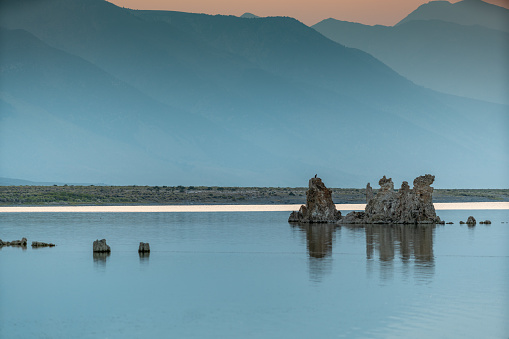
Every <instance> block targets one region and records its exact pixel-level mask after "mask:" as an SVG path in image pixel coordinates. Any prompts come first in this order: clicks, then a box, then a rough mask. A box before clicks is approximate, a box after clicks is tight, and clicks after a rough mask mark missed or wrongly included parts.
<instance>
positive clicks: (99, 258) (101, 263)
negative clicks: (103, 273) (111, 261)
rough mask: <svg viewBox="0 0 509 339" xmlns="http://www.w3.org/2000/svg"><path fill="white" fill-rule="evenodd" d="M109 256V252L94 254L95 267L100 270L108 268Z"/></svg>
mask: <svg viewBox="0 0 509 339" xmlns="http://www.w3.org/2000/svg"><path fill="white" fill-rule="evenodd" d="M109 256H110V253H109V252H93V257H94V265H95V266H96V267H100V268H104V267H106V260H107V259H108V257H109Z"/></svg>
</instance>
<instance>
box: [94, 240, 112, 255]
mask: <svg viewBox="0 0 509 339" xmlns="http://www.w3.org/2000/svg"><path fill="white" fill-rule="evenodd" d="M93 251H94V252H95V253H106V252H111V248H110V246H108V245H107V244H106V239H101V240H96V241H94V247H93Z"/></svg>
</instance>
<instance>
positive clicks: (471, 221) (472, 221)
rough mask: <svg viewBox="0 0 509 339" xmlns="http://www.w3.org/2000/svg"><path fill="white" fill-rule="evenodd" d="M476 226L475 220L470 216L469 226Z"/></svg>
mask: <svg viewBox="0 0 509 339" xmlns="http://www.w3.org/2000/svg"><path fill="white" fill-rule="evenodd" d="M475 224H476V221H475V218H474V217H473V216H469V217H468V219H467V225H475Z"/></svg>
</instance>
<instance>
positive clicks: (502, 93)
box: [313, 19, 509, 103]
mask: <svg viewBox="0 0 509 339" xmlns="http://www.w3.org/2000/svg"><path fill="white" fill-rule="evenodd" d="M313 28H315V29H316V30H317V31H318V32H320V33H322V34H323V35H325V36H327V37H329V38H330V39H332V40H334V41H337V42H339V43H342V44H345V45H346V46H350V47H355V48H359V49H362V50H364V51H366V52H368V53H371V54H372V55H374V56H375V57H377V58H379V59H380V60H381V61H383V62H384V63H386V64H387V65H389V66H390V67H391V68H393V69H394V70H396V71H397V72H399V73H400V74H402V75H403V76H405V77H407V78H408V79H411V80H412V81H414V82H415V83H417V84H420V85H423V86H425V87H428V88H431V89H434V90H438V91H441V92H444V93H450V94H455V95H460V96H466V97H471V98H477V99H482V100H487V101H493V102H499V103H509V97H508V96H507V93H509V64H508V63H507V60H509V33H506V32H502V31H496V30H492V29H488V28H484V27H481V26H463V25H458V24H454V23H449V22H443V21H433V20H425V21H408V22H405V23H402V24H400V25H398V26H395V27H385V26H365V25H360V24H355V23H349V22H341V21H337V20H334V19H327V20H324V21H322V22H320V23H318V24H316V25H315V26H313Z"/></svg>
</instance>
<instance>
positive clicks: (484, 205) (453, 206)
mask: <svg viewBox="0 0 509 339" xmlns="http://www.w3.org/2000/svg"><path fill="white" fill-rule="evenodd" d="M434 205H435V209H436V210H507V209H509V202H458V203H435V204H434ZM300 206H301V205H300V204H299V205H178V206H175V205H171V206H170V205H158V206H30V207H25V206H20V207H0V213H15V212H16V213H20V212H22V213H29V212H68V213H69V212H73V213H76V212H78V213H110V212H116V213H121V212H130V213H132V212H145V213H147V212H290V211H297V210H298V209H299V208H300ZM365 207H366V204H337V205H336V208H337V209H338V210H340V211H363V210H364V208H365Z"/></svg>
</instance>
